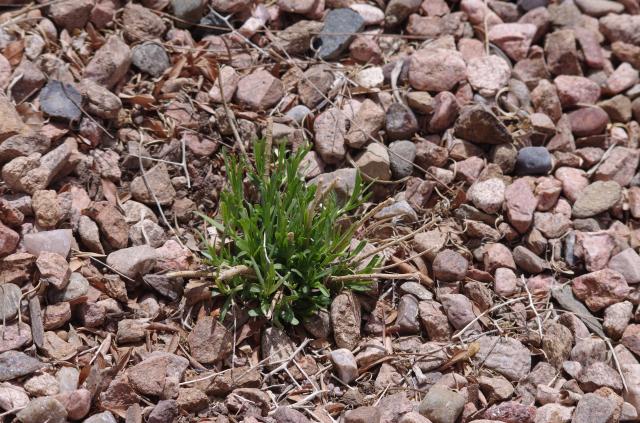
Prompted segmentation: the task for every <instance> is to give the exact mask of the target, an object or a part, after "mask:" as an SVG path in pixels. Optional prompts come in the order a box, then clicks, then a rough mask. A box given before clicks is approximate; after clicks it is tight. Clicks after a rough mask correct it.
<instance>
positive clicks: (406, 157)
mask: <svg viewBox="0 0 640 423" xmlns="http://www.w3.org/2000/svg"><path fill="white" fill-rule="evenodd" d="M415 158H416V145H415V144H414V143H413V142H411V141H406V140H404V141H394V142H392V143H391V144H389V160H390V166H391V174H392V175H393V178H394V179H402V178H404V177H406V176H409V175H411V174H412V173H413V161H414V160H415Z"/></svg>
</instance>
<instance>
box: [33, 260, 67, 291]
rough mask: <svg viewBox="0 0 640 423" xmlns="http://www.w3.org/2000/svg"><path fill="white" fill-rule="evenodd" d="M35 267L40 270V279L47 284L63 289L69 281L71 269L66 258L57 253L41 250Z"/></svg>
mask: <svg viewBox="0 0 640 423" xmlns="http://www.w3.org/2000/svg"><path fill="white" fill-rule="evenodd" d="M36 267H37V268H38V271H39V272H40V281H42V282H43V283H45V284H47V285H51V286H54V287H56V289H64V288H65V287H66V286H67V284H68V283H69V278H70V277H71V269H70V268H69V264H68V263H67V259H65V258H64V257H62V256H61V255H59V254H56V253H50V252H47V251H43V252H42V253H40V256H38V259H37V260H36Z"/></svg>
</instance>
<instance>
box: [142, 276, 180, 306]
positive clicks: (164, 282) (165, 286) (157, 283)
mask: <svg viewBox="0 0 640 423" xmlns="http://www.w3.org/2000/svg"><path fill="white" fill-rule="evenodd" d="M142 280H144V281H145V282H146V283H147V284H148V285H150V286H151V287H152V288H153V289H155V290H156V291H158V293H159V294H160V295H162V296H165V297H167V298H168V299H170V300H171V301H176V300H178V299H179V298H181V297H182V292H183V291H184V289H183V286H182V282H181V281H180V280H179V279H174V278H168V277H166V276H164V275H144V276H143V277H142Z"/></svg>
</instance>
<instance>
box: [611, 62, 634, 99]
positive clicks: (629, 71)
mask: <svg viewBox="0 0 640 423" xmlns="http://www.w3.org/2000/svg"><path fill="white" fill-rule="evenodd" d="M637 82H638V71H637V70H636V69H634V68H633V67H632V66H631V65H630V64H629V63H622V64H621V65H620V66H618V68H617V69H616V70H615V71H614V72H613V73H612V74H611V75H609V77H608V78H607V82H606V83H605V86H604V90H605V91H606V92H607V94H610V95H615V94H619V93H621V92H623V91H624V90H626V89H628V88H630V87H632V86H633V85H634V84H636V83H637Z"/></svg>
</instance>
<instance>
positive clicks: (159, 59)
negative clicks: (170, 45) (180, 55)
mask: <svg viewBox="0 0 640 423" xmlns="http://www.w3.org/2000/svg"><path fill="white" fill-rule="evenodd" d="M131 62H132V63H133V65H134V66H135V67H136V68H138V69H140V71H142V72H145V73H148V74H149V75H151V76H160V75H162V72H164V71H165V70H166V69H167V68H169V66H171V61H170V60H169V55H168V54H167V52H166V51H165V49H164V47H162V46H161V45H160V44H158V43H154V42H147V43H143V44H139V45H137V46H135V47H134V48H133V50H132V54H131Z"/></svg>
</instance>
